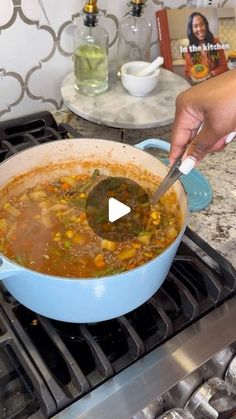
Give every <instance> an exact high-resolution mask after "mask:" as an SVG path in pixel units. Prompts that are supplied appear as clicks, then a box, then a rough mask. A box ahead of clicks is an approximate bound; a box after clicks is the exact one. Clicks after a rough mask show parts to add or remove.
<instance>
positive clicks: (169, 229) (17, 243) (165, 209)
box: [0, 170, 181, 278]
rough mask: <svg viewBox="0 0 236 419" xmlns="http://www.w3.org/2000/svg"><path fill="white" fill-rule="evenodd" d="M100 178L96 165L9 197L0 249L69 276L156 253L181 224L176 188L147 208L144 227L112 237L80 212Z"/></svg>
mask: <svg viewBox="0 0 236 419" xmlns="http://www.w3.org/2000/svg"><path fill="white" fill-rule="evenodd" d="M105 178H106V176H104V175H103V174H102V173H100V172H99V171H98V170H95V171H94V173H93V174H92V175H76V174H75V175H72V176H62V177H60V178H55V179H51V180H50V181H47V182H43V183H40V184H37V185H36V186H34V187H33V188H30V189H27V190H25V191H24V192H23V193H21V194H20V195H15V196H12V197H11V199H9V201H8V202H5V203H4V205H3V206H2V207H1V208H0V252H1V253H2V254H4V255H5V256H6V257H8V258H9V259H11V260H13V261H15V262H17V263H18V264H20V265H23V266H24V267H26V268H29V269H32V270H35V271H38V272H41V273H44V274H49V275H56V276H62V277H68V278H93V277H99V276H106V275H112V274H117V273H120V272H123V271H127V270H130V269H133V268H136V267H138V266H140V265H142V264H144V263H146V262H148V261H150V260H151V259H153V258H155V257H156V256H157V255H160V254H161V253H162V252H163V251H164V250H165V249H166V248H167V247H168V246H170V244H171V243H172V242H173V241H174V240H175V238H176V237H177V235H178V234H179V231H180V228H181V211H180V208H179V205H178V202H177V198H176V195H175V193H174V192H170V193H168V194H165V195H164V196H163V197H162V198H161V199H160V201H159V202H158V203H157V204H156V205H155V206H154V207H152V209H151V215H150V219H149V221H148V225H147V228H146V230H145V231H141V232H140V234H139V235H138V236H137V237H135V238H134V239H133V240H129V241H126V242H112V241H109V240H105V239H102V238H101V237H99V236H97V235H96V234H95V233H94V232H93V231H92V229H91V228H90V226H89V225H88V223H87V219H86V215H85V203H86V198H87V196H88V193H89V191H90V190H91V188H93V186H94V185H95V184H96V183H98V182H99V181H101V180H104V179H105ZM147 192H148V193H151V191H147Z"/></svg>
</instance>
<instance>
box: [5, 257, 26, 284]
mask: <svg viewBox="0 0 236 419" xmlns="http://www.w3.org/2000/svg"><path fill="white" fill-rule="evenodd" d="M20 270H21V269H20V268H19V267H17V266H15V265H14V264H13V263H11V262H8V261H7V260H6V259H5V258H4V257H2V256H0V281H1V279H3V280H4V279H6V278H9V277H10V276H13V275H15V273H16V272H19V271H20Z"/></svg>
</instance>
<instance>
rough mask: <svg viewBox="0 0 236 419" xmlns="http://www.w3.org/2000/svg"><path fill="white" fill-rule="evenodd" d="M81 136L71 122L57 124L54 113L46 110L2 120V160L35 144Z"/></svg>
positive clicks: (0, 133) (0, 136)
mask: <svg viewBox="0 0 236 419" xmlns="http://www.w3.org/2000/svg"><path fill="white" fill-rule="evenodd" d="M80 136H81V135H80V134H79V133H78V132H77V131H76V130H75V129H74V128H73V127H71V126H70V125H69V124H66V123H62V124H57V123H56V121H55V119H54V117H53V116H52V114H50V113H49V112H46V111H45V112H39V113H35V114H32V115H29V116H25V117H20V118H17V119H12V120H9V121H6V122H2V123H1V124H0V162H2V161H4V160H5V159H6V158H8V157H10V156H11V155H13V154H16V153H18V152H19V151H22V150H25V149H27V148H29V147H32V146H34V145H38V144H43V143H46V142H49V141H53V140H61V139H64V138H68V137H80Z"/></svg>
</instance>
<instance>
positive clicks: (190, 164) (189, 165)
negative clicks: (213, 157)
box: [179, 156, 197, 175]
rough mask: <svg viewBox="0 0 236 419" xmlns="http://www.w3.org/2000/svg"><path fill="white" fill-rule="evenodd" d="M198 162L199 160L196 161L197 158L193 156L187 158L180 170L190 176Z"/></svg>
mask: <svg viewBox="0 0 236 419" xmlns="http://www.w3.org/2000/svg"><path fill="white" fill-rule="evenodd" d="M196 161H197V159H195V157H193V156H188V157H186V159H184V160H183V161H182V163H181V165H180V166H179V170H180V171H181V172H182V173H183V174H184V175H188V174H189V173H190V172H191V170H192V169H193V168H194V166H195V164H196Z"/></svg>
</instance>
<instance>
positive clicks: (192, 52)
mask: <svg viewBox="0 0 236 419" xmlns="http://www.w3.org/2000/svg"><path fill="white" fill-rule="evenodd" d="M187 35H188V40H189V45H188V48H187V52H186V53H185V75H186V76H187V77H189V78H190V79H191V80H192V82H195V83H197V82H199V81H202V80H205V79H207V78H210V77H214V76H217V75H218V74H221V73H224V72H225V71H227V70H228V67H227V61H226V56H225V52H224V45H222V44H221V43H220V39H219V38H217V37H215V36H214V35H213V33H212V32H211V31H210V28H209V22H208V20H207V18H206V17H205V16H204V15H203V14H202V13H199V12H193V13H192V14H191V15H190V16H189V18H188V26H187Z"/></svg>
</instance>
